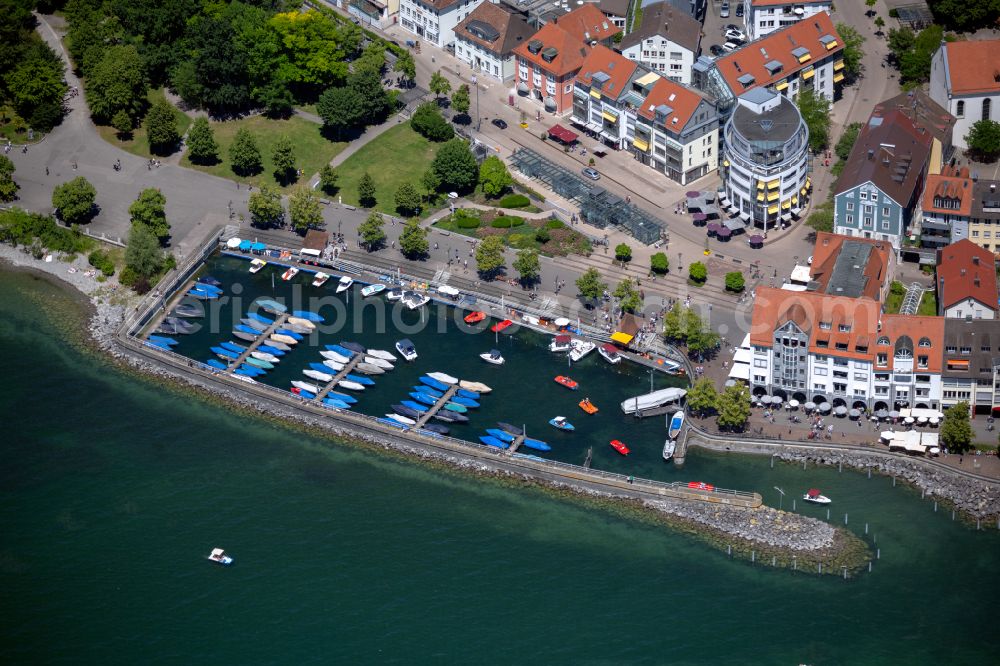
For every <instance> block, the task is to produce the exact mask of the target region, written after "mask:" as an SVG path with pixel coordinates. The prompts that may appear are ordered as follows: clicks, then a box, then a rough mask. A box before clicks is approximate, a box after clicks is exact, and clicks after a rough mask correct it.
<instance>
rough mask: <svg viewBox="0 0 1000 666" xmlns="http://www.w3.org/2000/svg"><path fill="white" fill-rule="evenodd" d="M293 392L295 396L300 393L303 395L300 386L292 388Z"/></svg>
mask: <svg viewBox="0 0 1000 666" xmlns="http://www.w3.org/2000/svg"><path fill="white" fill-rule="evenodd" d="M291 392H292V393H294V394H295V395H299V394H300V393H302V389H300V388H299V387H298V386H293V387H292V388H291Z"/></svg>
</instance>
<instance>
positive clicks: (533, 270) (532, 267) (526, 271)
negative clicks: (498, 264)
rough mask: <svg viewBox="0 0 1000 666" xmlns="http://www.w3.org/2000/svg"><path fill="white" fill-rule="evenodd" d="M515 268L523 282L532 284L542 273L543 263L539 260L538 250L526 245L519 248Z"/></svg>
mask: <svg viewBox="0 0 1000 666" xmlns="http://www.w3.org/2000/svg"><path fill="white" fill-rule="evenodd" d="M514 270H515V271H517V274H518V276H519V279H520V280H521V284H532V283H534V282H537V281H538V277H539V276H540V275H541V274H542V263H541V262H540V261H539V260H538V250H535V249H533V248H530V247H526V248H524V249H522V250H518V252H517V256H516V257H515V258H514Z"/></svg>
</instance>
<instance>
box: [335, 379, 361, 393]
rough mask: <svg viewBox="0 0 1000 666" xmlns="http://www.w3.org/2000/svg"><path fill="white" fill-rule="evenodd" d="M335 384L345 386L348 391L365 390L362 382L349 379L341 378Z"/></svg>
mask: <svg viewBox="0 0 1000 666" xmlns="http://www.w3.org/2000/svg"><path fill="white" fill-rule="evenodd" d="M337 386H339V387H340V388H345V389H347V390H348V391H364V390H365V387H364V385H363V384H359V383H357V382H352V381H351V380H349V379H341V380H340V381H339V382H337Z"/></svg>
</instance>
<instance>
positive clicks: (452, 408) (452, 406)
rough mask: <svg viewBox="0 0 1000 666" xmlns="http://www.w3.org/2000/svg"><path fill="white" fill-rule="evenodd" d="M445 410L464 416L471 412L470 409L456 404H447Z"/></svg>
mask: <svg viewBox="0 0 1000 666" xmlns="http://www.w3.org/2000/svg"><path fill="white" fill-rule="evenodd" d="M444 408H445V409H447V410H448V411H449V412H458V413H459V414H464V413H466V412H467V411H469V408H468V407H466V406H465V405H459V404H456V403H454V402H449V403H446V404H445V406H444Z"/></svg>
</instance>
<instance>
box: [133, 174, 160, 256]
mask: <svg viewBox="0 0 1000 666" xmlns="http://www.w3.org/2000/svg"><path fill="white" fill-rule="evenodd" d="M166 205H167V198H166V197H165V196H163V192H160V191H159V190H158V189H156V188H154V187H148V188H146V189H144V190H143V191H142V192H140V193H139V196H138V198H136V200H135V201H133V202H132V205H131V206H129V207H128V214H129V216H130V217H131V219H132V225H133V226H135V225H137V224H141V225H142V226H144V227H146V228H147V229H149V230H150V231H151V232H152V234H153V235H154V236H156V239H157V240H158V241H159V242H160V244H161V245H165V244H166V242H167V239H168V238H170V223H169V222H167V211H166Z"/></svg>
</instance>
